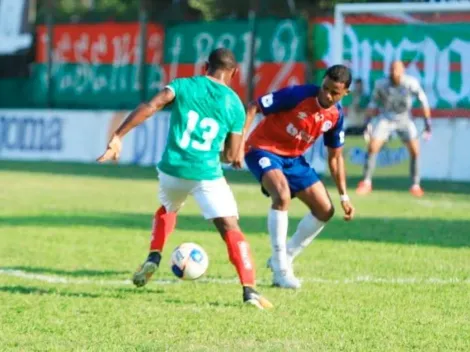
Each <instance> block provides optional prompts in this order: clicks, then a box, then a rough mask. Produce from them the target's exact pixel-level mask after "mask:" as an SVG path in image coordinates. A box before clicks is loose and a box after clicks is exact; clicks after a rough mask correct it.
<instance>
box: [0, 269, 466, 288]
mask: <svg viewBox="0 0 470 352" xmlns="http://www.w3.org/2000/svg"><path fill="white" fill-rule="evenodd" d="M0 275H3V276H10V277H17V278H22V279H27V280H34V281H41V282H47V283H52V284H70V285H98V286H123V285H131V284H132V282H131V280H92V279H74V278H68V277H64V276H57V275H44V274H35V273H29V272H26V271H23V270H14V269H0ZM302 281H303V282H310V283H319V284H330V285H348V284H362V283H369V284H389V285H420V284H428V285H429V284H432V285H455V284H470V279H459V278H448V279H442V278H413V277H409V278H378V277H373V276H357V277H355V278H349V279H339V280H334V279H322V278H305V279H303V280H302ZM181 282H182V281H180V280H176V279H175V280H169V279H166V280H165V279H157V280H153V281H152V283H154V284H158V285H170V284H179V283H181ZM198 282H205V283H216V284H222V285H230V284H237V283H238V280H237V279H217V278H202V279H199V280H198ZM258 282H260V283H262V284H269V283H270V282H267V281H265V282H264V281H258Z"/></svg>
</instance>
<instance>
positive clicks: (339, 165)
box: [328, 147, 354, 221]
mask: <svg viewBox="0 0 470 352" xmlns="http://www.w3.org/2000/svg"><path fill="white" fill-rule="evenodd" d="M328 166H329V168H330V173H331V176H332V177H333V179H334V181H335V184H336V188H337V189H338V192H339V194H340V197H341V206H342V208H343V210H344V220H346V221H349V220H352V219H353V217H354V207H353V206H352V204H351V201H350V200H349V197H348V196H347V188H346V170H345V166H344V158H343V148H342V147H340V148H328Z"/></svg>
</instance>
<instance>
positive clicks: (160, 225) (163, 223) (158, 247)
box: [150, 205, 176, 252]
mask: <svg viewBox="0 0 470 352" xmlns="http://www.w3.org/2000/svg"><path fill="white" fill-rule="evenodd" d="M175 226H176V213H167V211H166V209H165V207H164V206H163V205H162V206H161V207H160V208H159V209H158V210H157V211H156V212H155V215H154V217H153V226H152V239H151V241H150V252H161V251H162V250H163V246H165V242H166V239H167V238H168V236H169V235H170V233H172V232H173V230H174V229H175Z"/></svg>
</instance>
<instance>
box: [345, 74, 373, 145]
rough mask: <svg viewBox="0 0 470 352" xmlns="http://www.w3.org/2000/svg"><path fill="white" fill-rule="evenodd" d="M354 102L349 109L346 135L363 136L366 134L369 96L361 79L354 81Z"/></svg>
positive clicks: (352, 91) (352, 94) (352, 95)
mask: <svg viewBox="0 0 470 352" xmlns="http://www.w3.org/2000/svg"><path fill="white" fill-rule="evenodd" d="M350 94H351V97H352V101H351V104H350V105H349V107H348V114H347V117H346V121H345V122H346V130H345V132H346V134H347V135H352V136H362V134H363V133H364V127H365V123H364V122H365V120H366V111H367V105H368V104H369V96H368V95H367V94H366V93H365V92H364V85H363V82H362V79H361V78H356V79H355V80H354V87H353V89H352V90H351V93H350Z"/></svg>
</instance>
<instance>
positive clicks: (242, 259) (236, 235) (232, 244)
mask: <svg viewBox="0 0 470 352" xmlns="http://www.w3.org/2000/svg"><path fill="white" fill-rule="evenodd" d="M224 239H225V243H226V244H227V249H228V256H229V258H230V261H231V262H232V264H233V265H234V266H235V268H236V269H237V273H238V277H239V278H240V283H241V284H242V285H243V286H254V285H255V266H254V265H253V260H252V259H251V252H250V245H249V244H248V242H246V241H245V236H244V235H243V233H241V232H240V231H237V230H229V231H227V232H226V233H225V236H224Z"/></svg>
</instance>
